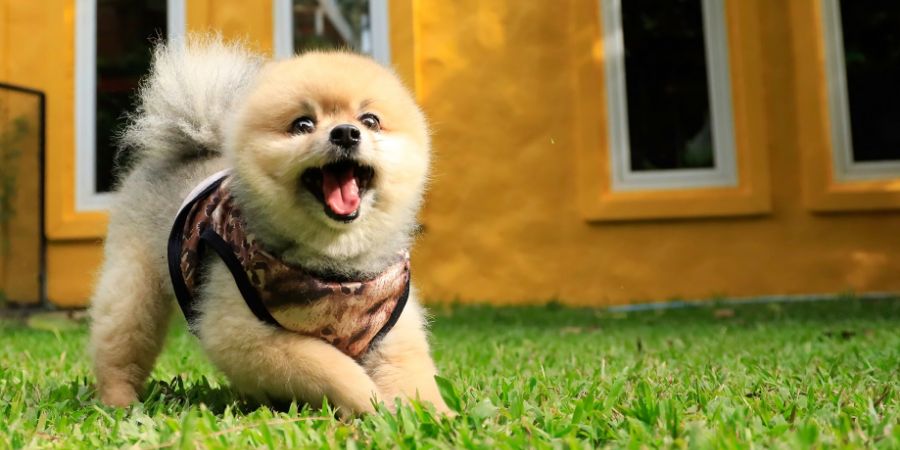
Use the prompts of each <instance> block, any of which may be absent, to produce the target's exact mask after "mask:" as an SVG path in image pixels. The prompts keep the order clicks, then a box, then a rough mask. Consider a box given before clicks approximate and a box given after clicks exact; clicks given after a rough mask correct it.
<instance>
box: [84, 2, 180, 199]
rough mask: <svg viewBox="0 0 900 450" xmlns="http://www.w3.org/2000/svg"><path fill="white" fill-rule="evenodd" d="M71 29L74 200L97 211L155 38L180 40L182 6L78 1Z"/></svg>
mask: <svg viewBox="0 0 900 450" xmlns="http://www.w3.org/2000/svg"><path fill="white" fill-rule="evenodd" d="M77 8H78V11H77V14H78V18H77V23H76V27H77V28H76V30H77V31H76V106H75V114H76V118H75V123H76V198H75V206H76V210H78V211H89V210H102V209H105V207H106V205H107V204H108V202H109V192H110V190H111V189H112V187H113V183H114V181H115V176H116V174H115V168H116V161H115V158H116V144H115V136H116V135H117V133H118V132H119V131H120V130H121V128H122V126H123V125H124V120H123V117H124V114H125V113H126V112H127V111H128V110H130V109H131V108H132V107H133V100H134V94H135V88H137V86H138V83H139V81H140V79H141V77H143V76H144V75H145V74H146V73H147V71H148V69H149V66H150V57H151V54H150V49H151V47H152V45H153V41H154V40H156V39H158V38H168V39H170V40H172V39H175V38H177V37H179V36H182V35H183V34H184V29H185V12H184V0H79V1H78V3H77Z"/></svg>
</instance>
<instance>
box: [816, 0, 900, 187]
mask: <svg viewBox="0 0 900 450" xmlns="http://www.w3.org/2000/svg"><path fill="white" fill-rule="evenodd" d="M822 30H823V32H824V33H825V36H824V37H823V39H824V41H825V73H826V78H827V81H826V83H827V86H828V110H829V116H830V120H831V156H832V164H833V166H834V178H835V180H836V181H856V180H877V179H891V178H897V177H900V161H864V162H857V161H855V160H854V159H853V131H852V126H851V123H850V106H849V103H848V96H849V94H848V92H847V71H846V70H847V69H846V66H845V65H844V33H843V27H842V22H841V7H840V3H839V0H822Z"/></svg>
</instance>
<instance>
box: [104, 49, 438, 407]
mask: <svg viewBox="0 0 900 450" xmlns="http://www.w3.org/2000/svg"><path fill="white" fill-rule="evenodd" d="M123 143H124V145H125V146H126V147H127V148H129V149H131V150H132V151H133V154H134V156H135V162H134V165H133V168H132V169H131V170H130V172H129V174H128V175H127V176H126V177H125V178H124V179H123V181H122V183H121V186H120V188H119V189H118V194H117V197H116V200H115V205H114V206H113V207H112V209H111V211H110V222H109V232H108V235H107V240H106V247H105V262H104V264H103V268H102V273H101V276H100V279H99V283H98V285H97V287H96V291H95V293H94V296H93V299H92V308H91V318H92V328H91V341H90V347H91V348H90V350H91V354H92V357H93V362H94V368H95V372H96V376H97V382H98V385H97V388H98V391H99V396H100V398H101V400H102V401H103V402H104V403H106V404H109V405H118V406H122V405H128V404H130V403H132V402H135V401H136V400H137V399H138V394H139V392H140V391H141V388H142V386H143V384H144V382H145V380H146V378H147V376H148V374H149V373H150V370H151V369H152V367H153V364H154V361H155V359H156V357H157V355H158V354H159V352H160V350H161V347H162V343H163V338H164V335H165V331H166V328H167V323H168V321H169V317H170V315H171V311H172V309H173V307H172V306H173V305H174V304H175V302H174V301H173V298H174V292H173V282H172V279H173V278H170V274H169V270H170V267H168V265H167V239H168V238H169V233H170V230H171V229H172V226H173V225H172V224H173V219H174V218H175V217H176V214H177V213H178V212H179V207H180V205H181V204H182V201H183V200H184V199H185V198H186V196H188V194H189V192H191V191H192V189H194V188H195V186H197V185H198V183H200V182H201V181H202V180H204V179H206V178H207V177H209V176H210V175H211V174H214V173H216V172H218V171H220V170H223V169H229V170H230V174H231V175H230V176H231V185H232V186H233V188H232V191H233V196H234V202H235V204H236V207H239V208H240V210H241V212H242V217H243V218H244V222H245V223H244V226H245V227H246V228H247V229H248V230H249V233H251V234H252V236H253V238H254V239H255V240H256V241H258V242H259V243H261V244H262V245H263V246H264V247H265V248H266V249H267V250H268V251H269V252H271V253H272V254H276V255H278V257H279V258H280V259H281V260H283V261H284V262H285V263H287V264H290V265H295V266H300V267H302V268H304V269H305V270H308V271H309V272H310V273H315V274H327V276H329V277H338V278H341V277H344V278H347V279H362V280H365V279H369V278H371V277H374V276H376V275H377V274H379V273H382V272H383V271H384V270H385V269H386V267H388V266H390V265H391V264H392V263H394V262H395V261H396V258H397V255H398V253H399V254H402V252H403V251H405V250H406V249H408V248H409V246H410V244H411V234H412V232H413V230H414V227H415V216H416V213H417V211H418V208H419V205H420V202H421V198H422V193H423V189H424V187H425V183H426V179H427V174H428V166H429V138H428V132H427V126H426V122H425V119H424V117H423V115H422V113H421V112H420V110H419V109H418V107H417V106H416V104H415V102H414V101H413V99H412V98H411V96H410V94H409V93H408V91H407V90H406V89H405V88H404V87H403V86H402V85H401V83H400V82H399V81H398V80H397V78H396V77H395V76H394V75H393V74H392V73H391V72H390V71H389V70H387V69H385V68H383V67H381V66H380V65H378V64H377V63H375V62H373V61H372V60H370V59H369V58H366V57H362V56H358V55H353V54H349V53H341V52H311V53H306V54H304V55H302V56H298V57H295V58H293V59H289V60H284V61H278V62H264V61H262V60H261V59H260V58H259V57H257V56H254V55H251V54H249V53H247V52H246V51H245V50H243V49H241V48H240V47H238V46H234V45H226V44H223V43H221V42H220V40H218V39H215V38H193V39H190V40H189V41H188V42H187V43H186V44H185V45H181V46H175V45H173V46H170V47H160V48H158V49H157V50H156V52H155V54H154V64H153V69H152V73H151V74H150V76H149V78H148V79H147V80H146V82H145V84H144V86H143V88H142V90H141V102H140V106H139V109H138V111H137V113H136V114H135V116H134V117H133V119H132V123H131V125H130V126H129V128H128V130H127V131H126V133H125V135H124V136H123ZM203 261H204V263H203V272H202V285H200V286H199V287H198V288H197V290H196V306H195V307H196V309H197V316H196V319H194V320H193V322H192V329H193V330H194V332H195V333H196V334H197V336H198V337H199V340H200V342H201V344H202V347H203V348H204V350H205V351H206V353H207V355H208V356H209V358H210V359H211V360H212V361H213V362H214V363H215V364H216V365H217V366H218V367H219V368H220V369H221V370H222V371H223V372H224V373H225V374H226V375H227V376H228V378H229V379H230V380H231V382H232V384H233V385H234V386H235V387H236V388H237V389H238V390H240V391H242V392H244V393H246V394H248V395H250V396H252V397H255V398H257V399H260V400H263V401H265V400H274V399H278V400H290V399H298V400H302V401H306V402H309V403H311V404H313V405H319V404H321V402H322V399H323V398H324V397H327V398H328V399H329V401H330V402H331V403H332V404H334V405H336V406H338V407H339V411H342V412H343V413H344V414H350V413H360V412H369V411H372V410H373V400H374V401H376V402H377V401H383V402H385V403H386V404H388V405H389V406H391V405H392V404H393V402H394V399H396V398H400V399H411V398H416V397H418V398H420V399H422V400H425V401H428V402H431V403H432V404H434V405H435V407H436V408H437V409H438V410H440V411H447V407H446V405H445V404H444V402H443V400H442V399H441V397H440V394H439V392H438V389H437V386H436V384H435V381H434V375H435V373H436V371H435V367H434V364H433V362H432V360H431V357H430V355H429V348H428V342H427V336H426V330H425V327H426V319H425V317H424V314H425V313H424V311H423V309H422V307H421V306H420V305H419V304H418V302H417V301H416V299H415V292H414V291H413V292H412V293H411V294H410V295H409V298H408V300H407V301H406V306H405V308H403V309H402V314H400V315H399V319H397V320H396V324H395V325H394V326H393V328H391V329H390V331H389V332H387V333H386V334H385V335H383V336H382V337H380V338H379V339H377V340H376V341H374V342H373V343H372V345H371V347H370V348H368V350H367V351H366V352H365V353H364V354H362V355H359V357H351V356H348V354H347V352H342V351H341V350H340V349H338V348H337V347H336V345H332V344H330V343H329V342H327V341H326V340H323V339H321V338H320V337H317V336H310V335H306V334H303V333H298V332H295V331H290V330H287V329H285V328H284V327H279V326H273V325H272V324H269V323H265V322H263V321H261V320H260V319H259V318H258V316H256V315H254V313H253V312H251V310H250V308H249V307H248V303H245V299H244V297H242V292H241V291H239V289H238V286H237V285H236V283H235V278H234V277H233V276H232V273H230V272H229V269H228V268H227V267H226V264H225V263H223V261H222V260H221V259H219V258H217V257H215V256H214V255H206V256H205V257H204V259H203ZM281 300H283V301H290V300H291V299H281Z"/></svg>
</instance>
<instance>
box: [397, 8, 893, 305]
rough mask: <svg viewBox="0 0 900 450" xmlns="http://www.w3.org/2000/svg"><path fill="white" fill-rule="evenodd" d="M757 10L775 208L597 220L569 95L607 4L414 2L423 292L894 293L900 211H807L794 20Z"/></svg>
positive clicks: (599, 295) (575, 296) (601, 296)
mask: <svg viewBox="0 0 900 450" xmlns="http://www.w3.org/2000/svg"><path fill="white" fill-rule="evenodd" d="M763 3H765V5H764V7H763V8H760V9H761V11H763V14H761V17H760V24H759V25H760V26H761V27H762V28H761V34H762V36H764V39H765V40H766V45H764V46H763V47H764V48H765V58H766V61H765V64H764V67H766V69H765V71H764V72H762V73H760V74H759V75H758V76H759V80H758V83H760V84H761V86H762V89H761V90H760V92H761V93H762V95H764V96H765V105H766V107H765V112H764V115H765V117H763V118H761V119H762V120H763V121H764V124H765V132H766V133H767V140H766V141H765V142H767V145H763V146H761V147H759V148H756V149H753V151H760V152H768V153H769V161H770V173H769V175H770V177H769V178H770V180H771V181H770V182H771V187H772V192H773V193H772V205H773V206H772V212H771V213H770V214H765V215H761V216H759V217H744V218H722V219H697V220H691V219H686V220H677V221H674V220H656V221H652V220H649V221H637V222H623V223H588V222H587V221H586V220H585V219H584V218H583V216H582V215H581V214H580V213H579V209H578V205H577V201H576V198H577V194H578V191H577V189H578V185H577V182H576V176H575V173H576V165H577V164H578V160H577V158H576V151H575V147H576V143H577V141H578V140H579V139H578V138H579V136H578V135H577V133H578V131H577V130H576V128H575V127H574V126H573V123H574V122H575V119H576V117H575V114H576V112H575V111H576V110H577V109H578V106H579V104H580V103H579V102H592V101H595V100H596V99H592V98H590V97H585V96H584V95H583V93H581V92H579V91H577V90H576V89H575V87H574V86H575V70H576V67H575V61H576V60H577V57H578V55H579V54H586V53H589V52H591V51H592V50H593V49H592V48H591V47H590V46H586V45H584V42H586V41H585V40H583V39H578V38H577V37H578V36H577V35H578V34H579V33H581V34H583V33H585V32H586V31H590V30H597V26H596V23H597V21H598V20H599V19H598V11H597V2H585V1H559V2H520V1H512V0H507V1H500V0H497V1H491V2H483V1H477V0H465V1H456V2H442V1H436V0H426V1H421V2H417V3H416V4H417V8H416V10H415V17H416V20H415V26H416V36H417V38H418V41H417V46H416V48H417V52H418V53H417V55H416V56H417V59H416V70H417V72H416V77H417V78H416V84H417V86H418V91H419V92H418V94H419V99H420V100H421V102H422V103H423V105H424V108H425V110H426V112H427V113H428V115H429V116H430V118H431V121H432V123H433V126H434V147H435V151H436V154H437V156H436V158H435V167H434V181H433V183H432V186H431V191H430V194H429V196H428V205H427V208H426V210H425V213H424V222H425V224H426V231H425V233H424V234H423V236H422V237H421V239H420V242H419V243H418V246H417V248H416V252H415V265H414V268H415V271H414V273H415V277H416V280H417V282H418V284H419V286H420V288H421V290H422V292H423V294H424V296H425V297H426V298H428V299H433V300H455V299H458V300H462V301H466V302H471V301H491V302H496V303H515V302H522V301H537V302H541V301H546V300H549V299H557V298H558V299H560V300H562V301H564V302H566V303H573V304H590V305H606V304H614V303H626V302H636V301H659V300H666V299H670V298H676V297H680V298H706V297H711V296H717V295H727V296H755V295H772V294H808V293H836V292H844V291H860V292H862V291H897V290H900V232H898V230H900V215H898V214H897V213H896V212H887V211H882V212H870V213H852V214H831V215H821V214H814V213H812V212H811V211H810V210H809V209H808V208H806V206H805V205H804V204H803V200H802V195H801V182H800V173H801V170H802V167H801V165H800V164H801V163H800V152H799V148H800V146H802V145H804V142H801V141H799V138H798V136H799V134H798V127H797V125H798V123H797V122H798V119H797V118H796V117H795V116H796V104H795V102H794V100H793V99H794V95H793V89H794V85H793V84H794V67H793V56H792V48H791V46H790V39H791V36H790V32H791V24H790V23H789V19H788V14H787V6H785V5H783V4H782V2H779V1H776V0H767V1H765V2H763ZM597 33H599V31H597ZM598 82H599V81H598ZM590 107H594V108H602V104H601V103H600V102H595V103H594V105H593V106H591V105H590V104H589V105H588V108H590ZM597 115H598V116H602V115H603V114H597ZM589 131H590V130H589ZM598 170H599V169H598Z"/></svg>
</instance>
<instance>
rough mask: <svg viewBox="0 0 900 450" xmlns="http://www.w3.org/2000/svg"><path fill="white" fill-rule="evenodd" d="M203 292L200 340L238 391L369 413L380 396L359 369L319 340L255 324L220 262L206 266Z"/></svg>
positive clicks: (254, 318) (350, 359)
mask: <svg viewBox="0 0 900 450" xmlns="http://www.w3.org/2000/svg"><path fill="white" fill-rule="evenodd" d="M203 291H204V292H203V297H204V299H203V301H202V302H201V304H200V308H201V317H200V321H199V323H198V334H199V337H200V342H201V344H202V345H203V347H204V350H205V351H206V353H207V354H208V355H209V358H210V359H211V360H212V361H213V363H215V364H216V365H217V366H218V367H219V368H220V369H221V370H222V371H223V372H225V374H226V375H227V376H228V378H229V379H230V380H231V382H232V384H233V385H234V386H235V387H236V388H237V389H238V390H239V391H241V392H242V393H245V394H247V395H250V396H252V397H255V398H258V399H261V400H264V399H278V400H288V401H289V400H291V399H297V400H302V401H305V402H308V403H310V404H311V405H313V406H319V405H320V404H321V403H322V399H323V398H324V397H327V398H328V401H329V402H331V404H332V405H334V406H337V407H338V412H339V414H341V415H343V416H347V415H350V414H356V413H365V412H373V411H374V410H375V409H374V407H373V404H372V403H373V401H374V402H376V403H377V402H378V401H380V400H381V396H380V395H379V390H378V387H377V386H376V385H375V383H374V382H373V380H372V379H371V378H370V377H369V375H368V374H367V373H366V371H365V369H363V367H362V366H360V365H359V364H358V363H357V362H356V361H354V360H353V359H352V358H350V357H349V356H347V355H345V354H344V353H342V352H341V351H340V350H338V349H337V348H335V347H334V346H332V345H331V344H329V343H327V342H325V341H323V340H321V339H318V338H313V337H308V336H304V335H301V334H298V333H294V332H292V331H287V330H284V329H281V328H277V327H273V326H270V325H267V324H265V323H263V322H262V321H260V320H259V319H258V318H257V317H256V316H254V315H253V313H252V312H251V311H250V309H249V308H247V305H246V304H245V302H244V300H243V298H242V297H241V294H240V292H239V291H238V290H237V287H236V286H235V284H234V281H233V279H232V278H231V274H230V273H228V269H226V268H225V266H224V264H221V262H217V263H216V264H214V265H212V267H211V270H210V272H209V274H208V278H207V282H206V283H205V285H204V288H203Z"/></svg>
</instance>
